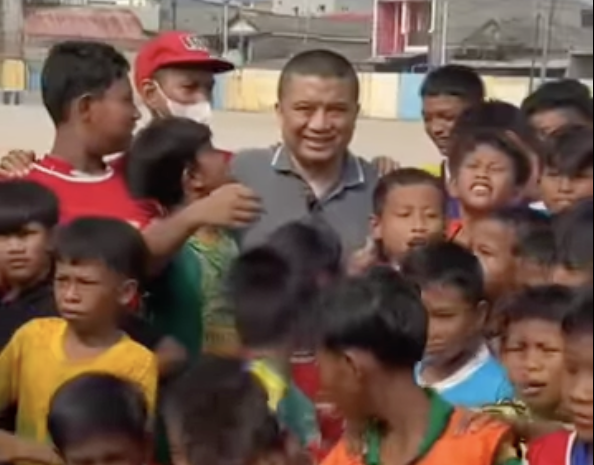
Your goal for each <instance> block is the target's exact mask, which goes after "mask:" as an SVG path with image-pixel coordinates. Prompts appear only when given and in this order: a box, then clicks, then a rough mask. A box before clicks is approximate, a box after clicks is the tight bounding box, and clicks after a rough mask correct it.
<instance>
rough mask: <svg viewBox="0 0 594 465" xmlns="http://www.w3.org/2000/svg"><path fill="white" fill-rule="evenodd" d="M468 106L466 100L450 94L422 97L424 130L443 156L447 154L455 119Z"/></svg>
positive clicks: (456, 119)
mask: <svg viewBox="0 0 594 465" xmlns="http://www.w3.org/2000/svg"><path fill="white" fill-rule="evenodd" d="M468 107H469V104H468V102H466V101H464V100H462V99H461V98H459V97H454V96H450V95H438V96H434V97H425V98H423V121H424V122H425V131H426V132H427V135H428V136H429V137H430V138H431V140H432V141H433V143H434V144H435V146H436V147H437V148H438V150H439V152H440V153H441V154H442V155H443V156H444V157H445V156H447V154H448V150H449V147H450V138H451V135H452V130H453V129H454V126H455V125H456V121H458V118H459V117H460V115H462V113H464V111H465V110H466V109H467V108H468Z"/></svg>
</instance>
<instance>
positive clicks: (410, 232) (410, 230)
mask: <svg viewBox="0 0 594 465" xmlns="http://www.w3.org/2000/svg"><path fill="white" fill-rule="evenodd" d="M445 204H446V193H445V191H444V188H443V186H442V184H441V182H440V180H439V179H438V178H437V177H435V176H433V175H432V174H429V173H427V172H426V171H423V170H419V169H416V168H402V169H400V170H397V171H394V172H392V173H389V174H387V175H385V176H383V177H382V178H380V180H379V181H378V184H377V186H376V188H375V191H374V193H373V212H374V213H373V217H372V220H371V228H372V237H373V239H374V241H375V246H376V255H377V257H376V258H377V259H379V260H380V261H381V262H384V263H389V264H392V265H394V266H396V267H398V266H399V263H400V262H401V261H402V259H403V258H404V256H405V255H406V253H407V252H408V251H409V250H411V249H412V248H415V247H420V246H423V245H425V244H427V243H429V242H431V241H433V240H435V239H438V240H439V239H441V238H442V237H443V235H444V231H445V223H446V218H445Z"/></svg>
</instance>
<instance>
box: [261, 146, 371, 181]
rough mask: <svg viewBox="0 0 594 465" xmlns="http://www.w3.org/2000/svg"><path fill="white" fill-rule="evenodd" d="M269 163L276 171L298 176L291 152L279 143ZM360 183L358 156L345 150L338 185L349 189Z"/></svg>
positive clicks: (363, 175) (363, 173)
mask: <svg viewBox="0 0 594 465" xmlns="http://www.w3.org/2000/svg"><path fill="white" fill-rule="evenodd" d="M271 165H272V167H273V168H274V169H275V170H276V171H278V172H280V173H284V174H293V175H297V176H298V173H297V172H296V171H295V166H294V165H293V162H292V160H291V154H290V152H289V150H288V149H287V148H286V146H284V145H279V146H278V147H277V148H276V150H275V152H274V155H273V157H272V162H271ZM362 184H365V171H364V170H363V166H362V165H361V160H359V158H357V157H356V156H354V155H353V154H352V153H350V152H347V155H346V158H345V163H344V165H343V168H342V175H341V179H340V183H339V186H340V188H342V189H344V188H346V189H349V188H353V187H357V186H360V185H362Z"/></svg>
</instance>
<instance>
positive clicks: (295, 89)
mask: <svg viewBox="0 0 594 465" xmlns="http://www.w3.org/2000/svg"><path fill="white" fill-rule="evenodd" d="M277 114H278V118H279V121H280V126H281V132H282V136H283V141H284V143H285V144H286V145H287V147H288V148H289V149H290V150H291V153H292V154H293V156H294V157H295V158H296V159H297V161H298V162H299V163H301V164H303V165H312V164H314V165H315V164H320V163H322V164H323V163H327V162H331V161H334V160H335V159H336V158H337V157H342V156H343V155H344V154H345V152H346V150H347V149H348V146H349V144H350V142H351V140H352V138H353V133H354V131H355V126H356V121H357V116H358V114H359V103H358V101H357V95H356V90H355V85H354V83H353V82H351V81H349V80H348V79H340V78H326V77H319V76H299V75H293V76H290V77H289V78H288V79H287V82H286V85H285V88H284V91H283V95H282V96H281V99H280V102H279V103H278V107H277Z"/></svg>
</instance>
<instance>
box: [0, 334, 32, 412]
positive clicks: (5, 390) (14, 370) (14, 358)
mask: <svg viewBox="0 0 594 465" xmlns="http://www.w3.org/2000/svg"><path fill="white" fill-rule="evenodd" d="M25 330H26V327H25V328H22V329H20V330H19V331H17V333H16V334H15V335H14V336H13V338H12V339H11V340H10V342H9V343H8V345H6V347H4V349H3V350H2V352H0V412H3V411H5V410H6V409H7V408H9V407H10V406H11V405H13V404H14V403H15V402H16V401H17V398H16V395H17V392H18V381H19V372H20V366H19V360H20V358H21V357H20V355H21V346H22V343H23V341H22V340H23V338H24V337H25V336H26V334H25Z"/></svg>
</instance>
